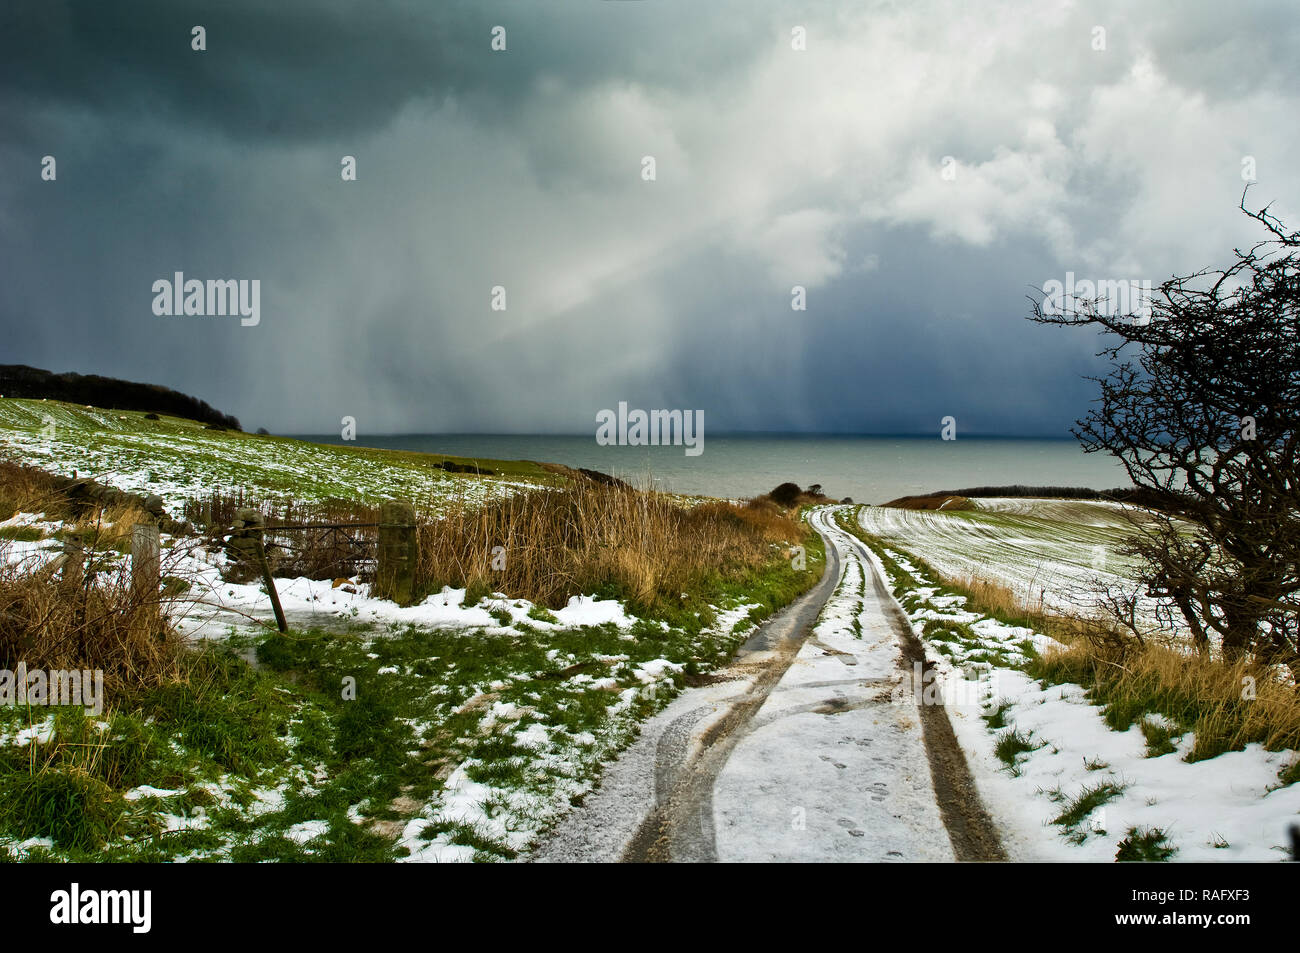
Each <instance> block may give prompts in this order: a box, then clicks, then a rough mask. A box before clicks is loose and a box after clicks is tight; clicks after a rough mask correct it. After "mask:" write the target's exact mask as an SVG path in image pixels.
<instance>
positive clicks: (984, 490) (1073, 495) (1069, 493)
mask: <svg viewBox="0 0 1300 953" xmlns="http://www.w3.org/2000/svg"><path fill="white" fill-rule="evenodd" d="M943 496H965V497H969V498H976V497H989V496H1036V497H1045V498H1048V499H1061V500H1114V501H1116V502H1118V503H1132V504H1134V505H1135V506H1149V507H1153V508H1156V509H1164V508H1166V507H1167V506H1168V504H1169V503H1170V499H1169V498H1168V497H1167V496H1165V495H1164V494H1160V493H1156V492H1154V491H1152V490H1147V489H1142V488H1139V487H1135V486H1120V487H1115V488H1114V489H1112V490H1094V489H1091V488H1090V487H1086V486H1025V485H1023V484H1020V483H1017V484H1016V485H1014V486H972V487H967V488H966V489H964V490H940V491H937V492H935V493H918V494H915V495H913V496H900V497H899V498H898V499H896V500H892V501H891V502H890V503H887V504H886V505H887V506H894V505H897V504H900V503H906V502H907V501H908V500H922V499H929V498H931V497H943Z"/></svg>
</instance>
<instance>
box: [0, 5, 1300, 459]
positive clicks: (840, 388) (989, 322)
mask: <svg viewBox="0 0 1300 953" xmlns="http://www.w3.org/2000/svg"><path fill="white" fill-rule="evenodd" d="M195 26H202V27H203V28H204V40H205V47H206V48H205V49H202V50H196V49H194V48H193V45H194V43H195V40H194V35H193V28H194V27H195ZM497 27H502V28H504V45H505V49H504V50H499V49H493V41H494V35H495V36H496V37H497V38H498V39H497V45H498V46H499V45H501V44H500V39H499V38H500V36H501V31H500V30H495V28H497ZM1298 49H1300V17H1297V16H1296V15H1295V8H1294V5H1293V4H1291V3H1288V2H1285V0H1283V2H1271V3H1268V2H1241V3H1233V4H1225V3H1222V2H1203V0H1185V2H1177V3H1174V2H1168V3H1154V2H1153V3H1141V4H1133V3H1128V2H1079V3H1069V2H1050V0H1035V2H981V3H978V4H972V3H962V2H925V0H922V2H908V3H901V2H899V3H873V2H842V3H825V2H814V0H806V2H798V3H795V2H785V0H710V2H708V3H701V2H698V0H622V2H611V0H547V2H538V0H525V2H506V0H470V2H458V0H438V2H436V3H433V2H418V0H366V2H349V3H343V2H337V0H311V2H306V0H277V2H276V3H266V2H264V0H226V2H223V3H221V4H219V5H218V4H209V3H189V2H179V0H138V2H132V3H129V4H107V3H103V2H102V0H87V2H70V0H68V2H59V0H39V2H31V0H6V2H5V3H4V4H3V6H2V7H0V363H24V364H31V365H35V366H37V367H44V368H48V369H51V370H55V371H69V370H70V371H77V372H80V373H96V374H105V375H110V376H117V377H123V378H127V379H130V380H140V381H148V382H151V383H157V384H162V385H165V386H168V387H173V388H176V389H178V390H181V391H184V392H186V393H191V394H193V395H195V396H197V397H199V398H201V399H203V400H206V401H208V402H209V403H211V404H213V405H214V406H216V407H218V408H220V409H221V410H223V411H225V412H228V413H233V414H235V415H236V416H237V417H239V418H240V420H241V421H242V422H243V424H244V426H245V428H247V429H253V428H256V427H267V428H268V429H270V430H271V431H272V432H282V433H329V432H334V431H338V430H339V428H340V424H341V421H342V418H343V417H345V416H349V417H353V418H354V419H355V421H356V428H357V431H358V433H359V435H364V434H365V433H367V432H369V433H374V434H380V433H401V432H430V433H438V432H450V433H458V432H485V433H590V432H593V430H594V427H595V418H596V415H597V413H598V412H599V411H600V410H602V409H605V408H615V407H617V405H618V403H619V402H620V401H622V402H626V403H627V404H628V406H629V407H631V408H645V409H658V408H663V409H674V408H677V409H698V410H701V411H703V412H704V419H705V422H706V426H707V427H708V428H709V429H710V430H712V431H714V432H721V431H737V430H758V431H763V430H767V431H784V432H788V431H807V432H846V433H930V432H938V431H939V429H940V427H941V419H942V418H944V417H946V416H952V417H954V418H955V419H956V422H957V427H958V431H959V432H962V433H982V434H1008V435H1024V436H1028V435H1048V436H1064V435H1065V434H1066V431H1067V429H1068V427H1069V426H1070V424H1071V422H1072V421H1074V420H1075V419H1076V418H1078V417H1080V416H1082V415H1083V414H1084V413H1085V412H1086V411H1087V408H1088V403H1089V401H1090V400H1091V399H1092V397H1093V396H1094V392H1095V385H1094V384H1091V383H1089V382H1088V381H1087V380H1085V379H1084V377H1085V375H1088V374H1096V373H1099V372H1100V371H1102V370H1104V367H1103V366H1102V365H1101V364H1099V363H1098V361H1097V359H1096V358H1095V356H1094V355H1095V352H1096V351H1097V349H1098V345H1099V342H1098V340H1097V338H1096V336H1095V334H1093V332H1091V331H1089V330H1084V329H1061V328H1054V327H1044V326H1039V325H1033V324H1030V323H1029V322H1028V321H1026V320H1025V315H1026V314H1027V313H1028V310H1029V302H1028V300H1027V298H1026V296H1027V295H1031V294H1033V293H1034V291H1035V289H1038V288H1042V287H1043V285H1044V284H1045V283H1047V282H1048V281H1051V280H1060V281H1064V280H1065V278H1066V274H1067V273H1069V272H1072V273H1074V274H1075V275H1076V276H1078V277H1079V278H1084V277H1086V278H1089V279H1103V280H1144V279H1145V280H1151V281H1152V283H1153V284H1155V285H1158V284H1159V282H1160V281H1161V280H1163V279H1165V278H1167V277H1169V276H1171V275H1173V274H1184V273H1187V272H1191V271H1195V270H1197V269H1200V268H1203V267H1206V266H1210V265H1218V264H1223V263H1224V262H1225V260H1226V259H1227V257H1228V256H1229V255H1230V253H1231V250H1232V248H1233V247H1234V246H1238V245H1248V244H1250V243H1251V242H1253V241H1254V240H1257V239H1258V238H1260V237H1261V236H1260V235H1259V230H1258V226H1257V225H1256V224H1255V223H1252V222H1251V221H1249V220H1248V219H1247V218H1246V217H1245V216H1244V215H1243V214H1242V213H1241V211H1240V210H1239V209H1238V207H1237V206H1238V203H1239V202H1240V201H1241V195H1242V190H1243V188H1244V187H1245V185H1246V181H1245V180H1244V179H1243V175H1244V174H1246V173H1245V166H1246V165H1249V166H1252V167H1253V172H1254V178H1255V179H1256V181H1255V184H1253V185H1252V186H1251V188H1250V192H1249V195H1248V204H1251V205H1252V206H1255V207H1258V206H1262V205H1264V204H1267V203H1270V202H1271V203H1273V211H1274V213H1275V214H1278V215H1279V216H1280V217H1282V219H1283V220H1284V221H1285V222H1287V223H1288V224H1289V225H1291V226H1292V227H1294V226H1295V224H1296V222H1297V221H1298V220H1300V168H1298V167H1297V165H1296V163H1295V160H1294V157H1295V155H1296V154H1297V153H1298V152H1300V123H1297V121H1296V117H1297V116H1300V57H1297V56H1296V55H1295V51H1296V50H1298ZM47 156H53V157H54V160H55V162H54V178H53V179H52V180H51V179H49V178H47V177H45V176H43V171H44V170H46V169H47V168H48V163H47V162H46V157H47ZM344 156H352V157H354V158H355V160H356V165H355V169H356V178H355V180H345V179H344V176H343V174H342V172H343V157H344ZM647 156H649V157H653V159H654V178H653V179H652V180H648V179H647V178H646V172H645V158H646V157H647ZM1248 159H1249V162H1247V160H1248ZM176 272H182V273H183V274H184V275H185V277H186V278H187V279H189V278H197V279H200V280H207V279H245V280H249V281H251V280H257V281H258V282H259V288H260V309H259V313H258V318H259V320H258V323H257V324H256V325H255V326H245V325H244V323H243V322H241V321H240V319H239V318H238V317H232V316H229V315H226V316H200V315H158V314H156V313H155V307H154V299H155V291H154V283H155V282H156V281H158V280H159V279H171V277H172V276H173V274H174V273H176ZM796 286H799V287H801V288H803V289H804V292H805V302H806V309H805V310H794V309H793V308H792V302H793V301H794V295H793V294H792V289H794V288H795V287H796ZM497 288H501V289H504V292H505V294H504V304H505V307H504V310H495V309H494V308H493V302H494V289H497ZM496 302H497V304H500V303H501V298H500V296H497V298H496Z"/></svg>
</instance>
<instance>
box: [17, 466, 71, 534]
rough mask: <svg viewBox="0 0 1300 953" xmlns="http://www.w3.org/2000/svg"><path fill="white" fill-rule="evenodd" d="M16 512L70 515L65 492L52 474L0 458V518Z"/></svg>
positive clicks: (60, 516)
mask: <svg viewBox="0 0 1300 953" xmlns="http://www.w3.org/2000/svg"><path fill="white" fill-rule="evenodd" d="M19 512H23V513H46V514H48V515H49V516H51V517H53V518H58V519H62V518H64V517H66V516H70V515H71V513H70V511H69V507H68V499H67V496H66V494H65V493H64V491H63V490H61V489H60V488H59V487H58V485H57V482H56V478H55V477H54V476H53V475H52V474H49V473H46V472H45V471H44V470H38V469H37V468H36V467H28V466H24V465H23V464H21V463H16V462H14V461H13V460H6V459H3V458H0V520H7V519H11V518H12V517H13V516H14V514H15V513H19Z"/></svg>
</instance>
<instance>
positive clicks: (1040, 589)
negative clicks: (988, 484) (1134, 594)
mask: <svg viewBox="0 0 1300 953" xmlns="http://www.w3.org/2000/svg"><path fill="white" fill-rule="evenodd" d="M972 502H973V503H974V504H975V505H976V506H977V507H978V508H977V509H975V510H951V511H940V510H903V509H895V508H892V507H883V506H864V507H861V508H860V509H859V513H858V519H859V522H860V524H861V526H862V528H863V529H865V530H866V531H867V532H868V533H870V534H871V535H872V536H874V537H876V538H877V539H880V540H882V541H883V542H886V543H888V544H890V545H892V546H897V547H899V548H901V549H904V550H906V551H908V552H912V553H916V554H917V555H918V556H920V557H921V558H923V559H924V560H925V561H926V562H928V563H929V564H930V565H931V566H933V567H934V568H935V570H937V571H938V572H939V573H941V574H943V575H944V576H946V577H948V578H950V579H961V578H965V577H975V578H980V579H988V580H991V581H994V582H999V583H1002V584H1003V585H1006V586H1008V587H1009V588H1010V589H1011V590H1012V592H1014V593H1015V594H1016V595H1017V596H1018V597H1020V599H1021V600H1022V601H1024V602H1025V603H1026V604H1027V605H1031V606H1035V607H1037V606H1039V605H1040V604H1041V605H1042V606H1043V607H1044V608H1045V609H1049V610H1054V611H1057V612H1078V611H1087V610H1088V609H1090V608H1091V607H1092V606H1094V605H1095V604H1096V600H1097V591H1098V587H1099V586H1127V587H1131V586H1132V582H1131V573H1132V570H1133V565H1132V563H1131V562H1130V561H1129V560H1128V559H1127V558H1126V557H1124V556H1122V555H1120V553H1119V546H1120V545H1121V544H1122V542H1123V541H1124V539H1125V538H1126V537H1127V536H1131V535H1132V534H1133V532H1134V529H1135V526H1137V525H1140V521H1141V519H1142V513H1141V511H1140V510H1137V509H1135V508H1133V507H1125V506H1121V505H1119V504H1116V503H1110V502H1105V501H1100V500H1038V499H1012V498H989V499H978V500H972ZM1149 611H1151V607H1148V612H1149Z"/></svg>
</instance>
